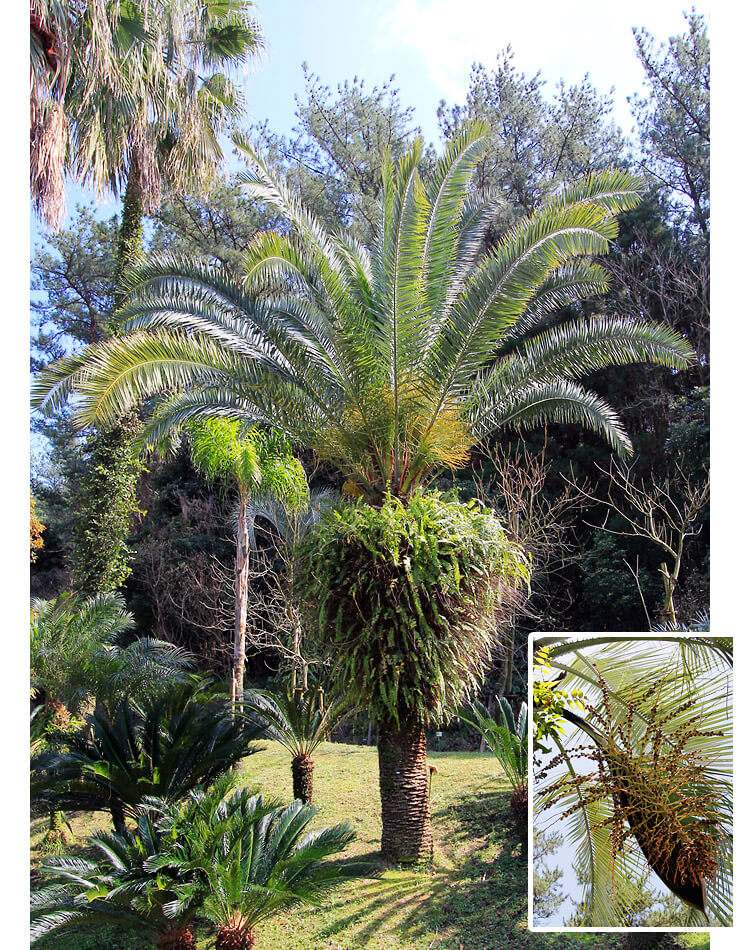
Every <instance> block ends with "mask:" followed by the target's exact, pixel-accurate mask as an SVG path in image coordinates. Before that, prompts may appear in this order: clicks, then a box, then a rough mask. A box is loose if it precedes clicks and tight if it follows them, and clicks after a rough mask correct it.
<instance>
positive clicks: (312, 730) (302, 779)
mask: <svg viewBox="0 0 740 950" xmlns="http://www.w3.org/2000/svg"><path fill="white" fill-rule="evenodd" d="M242 708H243V709H244V710H245V712H247V714H248V715H249V716H250V718H251V719H252V720H254V721H256V722H259V723H261V724H262V725H263V726H264V727H265V734H266V736H267V738H268V739H274V740H275V741H276V742H279V743H280V745H281V746H283V747H284V748H286V749H287V750H288V752H290V755H291V757H292V758H291V763H290V767H291V771H292V773H293V798H295V799H300V801H302V802H303V803H304V805H306V804H308V805H310V804H311V802H312V801H313V770H314V761H313V759H312V758H311V756H312V755H313V753H314V751H315V750H316V749H317V748H318V746H319V744H320V743H321V742H323V741H324V739H326V738H327V737H328V736H329V734H330V733H331V730H332V729H333V728H334V727H335V726H336V725H337V723H338V721H339V719H340V718H341V716H342V712H341V711H340V708H339V707H338V706H337V704H336V703H332V702H329V703H327V702H325V700H324V691H323V689H321V688H320V687H319V688H316V687H313V688H311V689H307V690H303V689H296V690H293V689H291V688H290V687H286V689H285V690H284V692H283V693H273V692H270V691H269V690H261V689H250V690H247V692H246V693H245V694H244V703H243V707H242Z"/></svg>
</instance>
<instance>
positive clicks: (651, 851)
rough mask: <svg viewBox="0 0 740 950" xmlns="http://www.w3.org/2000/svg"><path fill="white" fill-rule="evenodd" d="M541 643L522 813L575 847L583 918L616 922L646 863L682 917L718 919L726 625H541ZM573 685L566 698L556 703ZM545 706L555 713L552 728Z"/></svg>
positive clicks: (725, 776)
mask: <svg viewBox="0 0 740 950" xmlns="http://www.w3.org/2000/svg"><path fill="white" fill-rule="evenodd" d="M540 648H547V662H546V663H545V664H544V665H540V666H538V667H537V673H536V678H537V680H538V681H539V680H542V681H543V682H545V684H546V686H545V690H544V692H543V693H542V695H541V696H539V699H538V695H539V693H540V688H539V687H537V686H535V691H534V701H535V708H534V713H535V715H534V719H535V725H536V726H537V725H538V723H540V721H541V719H542V717H543V716H545V717H546V720H547V723H546V725H547V728H546V740H545V741H544V742H542V743H541V744H540V746H539V751H538V754H537V763H538V764H537V767H536V769H535V793H534V794H535V798H534V807H535V824H536V826H537V827H540V828H544V827H547V828H550V827H553V828H557V830H558V831H562V832H563V834H564V836H565V837H566V838H567V839H568V841H569V842H570V844H571V846H572V847H573V849H574V854H575V861H574V864H575V868H576V871H577V873H578V876H579V879H581V880H583V881H584V889H583V896H582V905H581V922H582V924H583V926H596V927H598V926H623V925H624V923H625V922H624V920H623V919H622V916H621V911H622V908H629V907H630V906H632V903H633V902H634V899H635V897H636V896H638V893H639V882H640V881H641V880H644V878H645V875H646V874H647V873H651V874H654V875H655V876H656V878H659V879H660V880H661V881H662V882H663V884H665V885H666V886H667V887H668V888H669V889H670V890H671V891H673V892H674V893H675V894H677V895H678V896H679V897H680V898H681V899H682V900H683V901H684V906H685V908H686V916H685V920H684V921H683V923H684V924H687V925H694V926H697V925H698V926H701V925H702V924H705V923H706V917H705V916H704V914H705V913H706V914H707V915H708V916H709V920H710V922H712V923H713V924H718V925H727V924H729V923H730V922H731V920H732V728H731V722H732V720H731V703H732V692H731V690H732V687H731V675H732V643H731V640H730V638H727V637H724V638H723V637H707V636H696V635H695V636H692V637H676V636H670V635H663V634H659V635H657V636H654V637H651V638H650V639H641V638H639V637H637V638H636V637H615V636H608V635H607V636H600V637H589V638H584V637H578V636H574V637H567V638H563V637H541V638H538V640H537V642H536V650H539V649H540ZM548 683H550V684H552V685H547V684H548ZM574 691H578V695H579V697H580V698H579V701H578V707H575V706H574V707H573V708H568V706H567V703H566V702H565V700H564V697H565V695H566V694H567V695H568V696H572V695H573V692H574ZM543 701H544V703H545V704H546V705H544V706H543V705H542V703H543ZM564 703H565V704H564ZM553 717H555V718H556V719H557V717H560V718H561V721H562V720H565V723H564V724H563V727H562V729H561V730H560V731H559V730H558V729H553V728H552V720H553ZM579 759H581V764H580V765H579ZM589 761H591V762H593V761H596V762H597V766H598V770H597V771H595V772H593V773H592V775H591V777H587V773H588V767H587V765H585V764H584V763H587V762H589ZM553 763H554V764H553ZM656 878H654V880H655V879H656Z"/></svg>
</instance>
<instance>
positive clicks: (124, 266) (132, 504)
mask: <svg viewBox="0 0 740 950" xmlns="http://www.w3.org/2000/svg"><path fill="white" fill-rule="evenodd" d="M143 222H144V196H143V190H142V185H141V173H140V169H139V162H138V158H137V154H136V150H134V151H133V153H132V156H131V163H130V166H129V171H128V177H127V179H126V193H125V196H124V201H123V216H122V220H121V228H120V231H119V234H118V252H117V257H116V271H115V290H114V294H113V307H114V309H117V308H118V307H120V306H121V304H122V303H123V300H124V296H125V295H124V292H123V285H124V280H125V278H126V275H127V274H128V273H129V271H130V270H131V269H132V267H134V266H135V265H136V264H137V263H138V261H139V260H140V259H141V257H142V255H143V250H144V223H143ZM116 332H117V328H116V325H115V323H111V324H109V326H108V328H107V334H106V335H107V336H109V337H110V336H115V335H116ZM93 342H95V343H97V342H100V341H99V340H93ZM138 430H139V422H138V416H137V414H136V413H129V414H128V415H127V416H125V417H124V418H122V419H121V420H120V421H119V422H118V423H117V424H116V425H114V426H110V427H108V428H100V429H96V430H94V431H93V432H91V433H90V435H89V436H88V437H87V439H86V441H85V448H84V454H85V468H84V471H83V472H82V474H81V475H80V476H79V477H78V478H77V479H76V481H77V484H78V486H79V487H78V489H77V491H76V492H75V498H74V508H73V511H74V541H75V545H74V556H73V574H74V586H75V589H76V590H77V591H79V592H80V593H83V594H85V595H86V596H95V595H96V594H101V593H105V592H107V591H111V590H115V589H117V588H120V587H121V586H122V585H123V583H124V581H125V580H126V578H127V577H128V576H129V574H130V566H129V561H130V552H129V547H128V544H127V541H128V535H129V531H130V527H131V516H132V515H133V513H134V512H135V511H136V507H137V506H136V487H137V484H138V480H139V475H140V474H141V469H142V462H141V460H140V458H139V457H138V454H137V452H135V451H134V448H133V440H134V436H135V435H136V433H137V432H138Z"/></svg>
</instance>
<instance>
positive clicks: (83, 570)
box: [31, 0, 263, 594]
mask: <svg viewBox="0 0 740 950" xmlns="http://www.w3.org/2000/svg"><path fill="white" fill-rule="evenodd" d="M35 4H36V5H35V9H34V8H32V24H31V26H32V30H31V32H32V50H34V51H35V52H34V54H33V55H32V83H31V104H32V121H33V128H32V150H31V181H32V188H33V191H34V195H35V199H36V203H37V207H38V208H39V209H40V211H41V212H42V213H45V214H46V215H47V217H50V218H51V219H52V221H54V220H58V219H59V218H60V216H61V213H62V210H63V184H64V180H63V170H65V169H67V170H69V171H71V172H72V174H73V175H74V176H75V177H76V178H78V179H79V180H80V181H81V182H82V183H83V184H86V185H90V186H92V187H93V188H94V189H95V190H96V191H97V192H98V193H100V192H103V191H112V193H113V194H114V195H116V196H117V195H119V194H122V195H123V209H122V217H121V225H120V229H119V236H118V252H117V259H116V273H115V289H114V304H115V306H118V305H119V304H120V303H121V301H122V299H123V298H122V288H123V280H124V277H125V276H126V274H127V273H128V272H129V270H130V269H131V268H132V267H133V266H134V265H135V264H136V263H137V262H138V261H140V259H141V257H142V255H143V237H144V229H143V221H144V215H145V214H146V213H149V212H151V211H152V210H154V209H156V207H157V206H158V204H159V200H160V197H161V193H162V189H163V188H165V187H166V188H170V189H187V188H193V187H200V186H202V184H203V183H204V182H205V181H206V180H207V179H208V178H209V177H210V176H212V174H213V171H214V169H215V168H216V167H217V166H218V165H220V164H221V162H222V160H223V152H222V149H221V145H220V143H219V135H220V134H221V133H222V132H223V131H225V129H226V128H227V126H228V124H229V123H232V122H235V121H236V120H237V119H239V118H240V117H241V116H242V115H243V113H244V101H243V97H242V95H241V93H240V90H239V88H238V86H237V85H236V84H234V83H233V82H232V80H231V79H230V78H229V74H230V73H232V72H233V71H234V70H235V69H236V68H238V67H240V66H242V65H243V64H244V63H245V62H247V61H248V60H249V58H250V57H252V56H254V55H255V54H257V53H258V52H259V51H260V50H261V48H262V45H263V39H262V34H261V31H260V28H259V25H258V24H257V22H256V21H255V20H254V19H253V18H252V17H251V16H250V15H249V10H250V9H251V3H250V2H249V0H228V2H226V3H202V2H200V0H146V2H143V0H134V2H130V3H126V4H125V5H124V6H123V7H121V4H120V3H119V2H116V0H82V2H81V3H76V4H73V5H72V6H71V7H70V5H69V4H59V2H58V0H35ZM34 16H35V17H36V19H35V20H34ZM39 30H41V31H42V33H43V36H41V34H40V33H39V32H38V31H39ZM43 31H45V33H44V32H43ZM47 34H48V35H49V36H51V37H53V38H54V39H53V40H52V41H51V42H52V46H54V49H55V50H56V53H55V55H56V69H55V71H54V72H53V73H52V74H51V75H49V71H48V68H47V66H45V63H46V60H45V59H44V56H43V55H41V53H42V52H43V51H44V50H46V49H47V48H48V43H45V41H44V36H46V35H47ZM40 36H41V39H39V37H40ZM108 332H109V334H111V333H115V332H116V328H115V326H114V325H113V323H112V322H111V323H110V324H109V327H108ZM136 428H137V425H136V420H135V419H131V418H129V419H127V420H123V421H119V422H118V423H117V424H116V425H114V426H113V427H105V426H103V427H97V428H96V429H95V430H93V432H92V433H91V434H90V437H89V438H88V439H87V440H86V443H85V454H86V455H87V456H88V459H87V466H86V468H85V470H84V472H83V475H82V477H81V487H82V489H83V492H82V494H81V500H80V503H79V504H78V505H77V507H76V511H75V539H76V545H75V586H76V588H77V589H78V590H80V591H83V592H85V593H87V594H94V593H99V592H101V591H104V590H110V589H111V588H114V587H119V586H120V585H121V583H122V582H123V580H125V578H126V576H127V575H128V548H127V545H126V537H127V534H128V527H129V521H130V517H131V512H132V510H133V509H135V506H136V483H137V480H138V477H139V475H140V473H141V463H140V462H139V461H138V460H137V458H136V455H135V453H133V452H132V451H131V438H132V435H133V433H134V432H135V431H136ZM101 534H102V535H103V536H104V537H105V538H106V545H104V546H103V545H97V544H96V543H95V542H96V537H97V536H98V535H101ZM106 551H109V552H110V555H108V556H106V554H105V552H106Z"/></svg>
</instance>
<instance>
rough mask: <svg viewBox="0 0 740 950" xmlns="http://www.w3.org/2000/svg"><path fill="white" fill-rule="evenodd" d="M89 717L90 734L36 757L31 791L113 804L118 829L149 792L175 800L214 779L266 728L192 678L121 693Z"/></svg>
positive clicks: (90, 804)
mask: <svg viewBox="0 0 740 950" xmlns="http://www.w3.org/2000/svg"><path fill="white" fill-rule="evenodd" d="M88 722H89V727H90V734H89V735H88V734H86V733H84V732H80V733H77V734H76V735H73V736H65V742H64V746H63V747H62V748H60V749H58V750H56V751H54V750H52V751H50V752H48V753H42V754H41V755H39V756H38V757H37V758H36V759H35V760H34V761H33V762H32V767H33V776H32V783H31V792H32V795H40V794H44V795H46V796H50V795H51V796H53V797H54V799H55V800H56V802H57V803H58V804H59V805H60V807H68V808H78V809H85V810H91V811H93V810H104V809H110V811H111V815H112V818H113V822H114V825H115V827H116V830H117V831H123V829H124V818H125V816H126V815H133V814H135V812H136V809H137V807H138V806H140V805H141V803H142V802H143V801H144V799H145V798H147V797H150V796H157V797H160V798H162V799H164V800H167V801H176V800H178V799H180V798H182V797H183V796H184V795H186V794H187V793H188V792H189V791H190V790H191V789H193V788H196V787H197V786H199V785H205V786H207V785H209V784H210V783H211V782H213V781H214V780H215V779H216V778H218V777H219V776H220V775H222V774H223V773H224V772H226V771H227V770H228V769H230V768H231V767H232V766H234V765H236V764H237V763H238V762H239V760H240V759H241V758H243V757H244V756H246V755H249V754H250V753H252V752H254V751H256V750H255V748H254V746H253V745H252V743H253V741H254V739H255V738H257V737H258V736H260V735H262V734H263V730H262V728H261V727H259V726H256V725H255V724H254V723H251V722H249V721H248V720H247V719H246V718H245V717H240V718H239V719H235V718H234V717H233V715H232V713H231V711H230V709H229V706H228V704H227V703H225V702H224V701H223V700H221V699H219V698H214V697H213V696H210V695H209V694H208V692H207V689H206V684H204V683H202V682H198V681H195V680H192V681H188V682H183V683H175V684H174V685H172V686H170V687H169V688H168V689H167V690H166V691H165V693H164V694H163V695H162V696H158V697H155V698H153V699H149V700H147V701H146V702H144V703H142V704H141V705H140V706H136V705H135V704H133V703H131V702H130V701H128V700H122V701H121V702H120V703H119V705H118V706H117V708H116V709H115V711H114V713H113V715H112V716H111V717H110V718H109V717H108V715H107V714H106V713H105V712H103V711H102V710H98V711H96V712H95V713H94V714H93V715H92V716H90V717H89V719H88Z"/></svg>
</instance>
